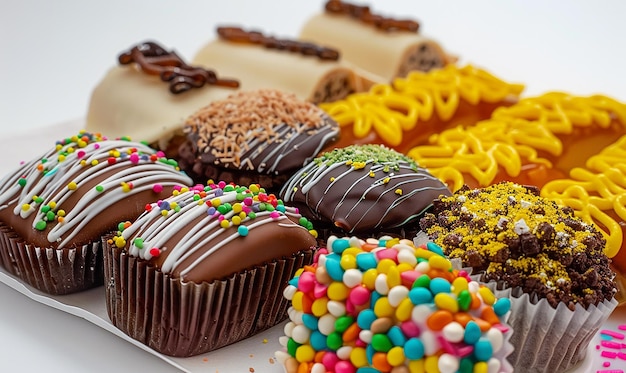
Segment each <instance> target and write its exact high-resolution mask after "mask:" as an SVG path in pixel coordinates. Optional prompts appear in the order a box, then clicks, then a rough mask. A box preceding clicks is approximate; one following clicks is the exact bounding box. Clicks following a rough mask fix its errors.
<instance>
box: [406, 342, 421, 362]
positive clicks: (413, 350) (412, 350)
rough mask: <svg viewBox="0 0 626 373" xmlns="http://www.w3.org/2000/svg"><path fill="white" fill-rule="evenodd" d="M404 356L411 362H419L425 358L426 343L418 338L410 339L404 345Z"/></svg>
mask: <svg viewBox="0 0 626 373" xmlns="http://www.w3.org/2000/svg"><path fill="white" fill-rule="evenodd" d="M404 356H406V358H407V359H409V360H419V359H421V358H423V357H424V343H422V341H421V340H419V339H417V338H410V339H409V340H408V341H406V343H405V344H404Z"/></svg>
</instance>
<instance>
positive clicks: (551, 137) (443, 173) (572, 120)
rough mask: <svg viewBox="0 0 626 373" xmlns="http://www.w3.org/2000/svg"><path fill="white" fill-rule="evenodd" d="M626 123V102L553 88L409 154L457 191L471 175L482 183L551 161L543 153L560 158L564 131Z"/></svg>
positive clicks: (437, 137) (451, 131) (433, 139)
mask: <svg viewBox="0 0 626 373" xmlns="http://www.w3.org/2000/svg"><path fill="white" fill-rule="evenodd" d="M613 119H616V120H617V121H616V122H617V123H620V126H622V127H623V126H624V124H626V105H624V104H622V103H620V102H618V101H616V100H614V99H611V98H609V97H605V96H600V95H596V96H591V97H577V96H572V95H568V94H565V93H561V92H550V93H546V94H544V95H541V96H538V97H532V98H525V99H523V100H520V102H519V103H517V104H515V105H513V106H510V107H501V108H498V109H496V110H495V111H494V113H493V115H492V118H491V119H489V120H485V121H481V122H478V123H477V124H476V125H475V126H471V127H467V128H463V127H457V128H452V129H449V130H446V131H443V132H442V133H440V134H436V135H433V136H431V138H430V139H429V142H430V145H423V146H417V147H415V148H413V149H411V150H410V151H409V152H408V155H409V156H410V157H411V158H413V159H415V160H416V161H417V163H418V164H420V166H422V167H425V168H427V169H429V171H430V172H431V173H432V174H433V175H435V176H437V177H439V178H440V179H442V180H444V181H446V182H447V183H449V184H450V185H451V187H452V189H453V190H457V189H458V188H460V187H461V186H462V185H463V184H464V183H465V179H464V176H463V174H469V175H472V177H474V179H476V181H477V182H478V183H479V184H480V186H483V187H484V186H488V185H490V184H492V183H493V181H494V179H495V177H496V175H497V173H498V169H499V168H502V169H504V170H505V171H506V172H507V174H508V175H510V176H513V177H516V176H518V175H519V173H520V172H521V167H522V165H523V164H525V163H535V164H543V165H545V166H546V167H548V168H551V167H552V164H551V162H550V161H549V160H548V159H546V158H544V157H541V156H540V155H539V154H542V153H543V154H546V155H547V154H550V155H553V156H560V155H561V154H562V152H563V143H562V141H561V139H559V138H558V137H557V136H558V135H565V134H571V133H572V131H573V130H574V128H577V127H590V126H597V127H599V128H600V129H605V128H608V127H610V126H611V125H612V123H615V121H614V120H613Z"/></svg>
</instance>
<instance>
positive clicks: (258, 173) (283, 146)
mask: <svg viewBox="0 0 626 373" xmlns="http://www.w3.org/2000/svg"><path fill="white" fill-rule="evenodd" d="M260 92H263V91H259V94H260ZM238 95H240V96H241V97H243V98H244V100H241V101H238V102H237V103H236V104H235V105H237V106H236V107H233V106H229V110H230V111H237V112H240V113H242V115H241V118H240V119H241V120H242V123H232V122H229V124H228V126H225V125H224V123H222V122H220V121H219V120H215V119H216V118H217V117H218V116H220V115H222V114H220V111H219V110H218V109H219V107H220V105H221V103H220V102H216V103H213V104H212V105H214V106H215V108H216V110H217V111H216V114H215V115H208V114H206V116H207V117H208V118H207V119H204V118H203V116H204V115H205V114H202V113H201V112H202V110H201V111H200V112H198V113H197V114H196V115H195V116H192V117H190V118H189V119H188V120H187V123H186V125H185V129H184V130H185V132H186V134H187V138H188V141H187V143H186V144H183V145H182V146H181V148H180V149H179V155H180V157H181V159H180V166H181V168H182V169H184V170H186V171H187V172H188V173H189V174H190V175H191V176H192V177H194V178H197V180H198V181H199V182H204V181H203V180H206V179H207V178H212V179H213V180H233V181H235V182H237V183H238V184H243V185H245V184H249V182H257V183H261V182H263V183H262V184H261V185H264V186H265V187H266V188H268V189H273V188H276V187H277V186H278V185H280V183H282V182H284V181H285V180H286V179H287V178H288V177H289V176H291V174H292V173H293V172H295V171H296V170H297V169H299V168H301V167H302V166H303V165H305V164H306V163H308V162H309V161H310V160H311V159H313V158H314V157H315V156H316V155H317V154H319V152H320V151H321V149H322V148H323V147H324V146H326V145H327V144H330V143H332V142H334V141H336V139H337V137H338V135H339V126H338V125H337V123H336V122H335V121H333V120H332V119H331V118H330V117H329V116H328V115H327V114H325V113H324V112H323V111H321V110H320V109H318V108H317V107H315V106H314V105H312V104H308V103H303V102H299V100H297V99H296V97H295V96H293V97H291V95H289V96H286V97H291V98H290V100H293V101H294V102H296V101H297V102H298V103H299V105H307V106H306V107H308V109H307V110H308V112H307V113H308V114H311V113H313V114H315V116H316V117H315V118H317V119H316V120H318V121H319V122H317V123H315V124H313V125H311V124H305V123H302V122H301V119H299V118H298V117H297V116H296V115H295V114H293V115H291V114H289V112H290V111H289V110H287V112H288V114H287V116H289V118H284V117H283V118H282V119H285V120H289V121H290V122H292V123H289V124H287V123H280V120H279V119H278V118H279V117H277V116H274V115H273V113H267V112H264V111H256V109H251V108H248V107H247V106H246V103H247V102H249V100H245V98H247V97H249V98H250V99H256V98H258V97H260V96H257V93H256V92H241V93H239V94H238ZM268 100H269V101H270V102H272V101H274V100H275V98H274V97H273V96H269V98H268ZM224 102H225V101H224ZM275 105H278V106H279V107H283V108H284V105H285V101H282V100H275ZM268 106H270V107H271V106H272V105H268ZM259 110H260V109H259ZM222 113H223V112H222ZM313 114H311V115H313ZM272 117H274V118H276V122H274V123H266V121H268V120H270V119H269V118H272ZM238 119H239V118H238ZM243 121H249V122H248V123H243ZM240 124H241V125H242V126H244V125H245V126H246V128H248V127H250V128H253V129H252V130H250V131H249V132H247V133H246V134H245V135H244V136H242V135H240V134H239V133H238V131H236V130H234V129H233V127H234V126H237V125H240ZM223 137H226V138H228V143H229V144H230V143H232V144H234V145H228V146H226V145H224V146H220V151H217V150H216V146H213V145H212V142H214V141H215V142H218V141H219V142H220V144H223V143H222V142H221V140H220V139H221V138H223ZM235 146H236V147H235ZM236 149H239V150H236ZM235 158H236V159H238V160H240V162H239V163H238V164H236V163H235V161H234V160H235ZM224 173H226V174H227V175H228V176H230V177H233V179H230V178H221V177H220V176H226V175H225V174H224Z"/></svg>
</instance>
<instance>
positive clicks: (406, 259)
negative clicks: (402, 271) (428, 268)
mask: <svg viewBox="0 0 626 373" xmlns="http://www.w3.org/2000/svg"><path fill="white" fill-rule="evenodd" d="M396 246H398V245H396ZM407 247H410V246H407ZM398 262H399V263H406V264H410V265H411V266H412V267H415V265H416V264H417V258H416V257H415V254H414V253H413V249H411V250H410V251H409V250H402V251H400V252H399V253H398Z"/></svg>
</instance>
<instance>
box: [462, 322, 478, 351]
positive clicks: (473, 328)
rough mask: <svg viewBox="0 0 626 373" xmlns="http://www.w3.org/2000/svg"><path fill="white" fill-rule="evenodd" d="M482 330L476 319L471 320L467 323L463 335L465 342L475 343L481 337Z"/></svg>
mask: <svg viewBox="0 0 626 373" xmlns="http://www.w3.org/2000/svg"><path fill="white" fill-rule="evenodd" d="M481 334H482V332H481V331H480V326H478V324H476V322H475V321H469V322H468V323H467V324H466V325H465V334H464V335H463V342H465V343H467V344H469V345H473V344H474V343H476V342H478V340H479V339H480V336H481Z"/></svg>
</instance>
